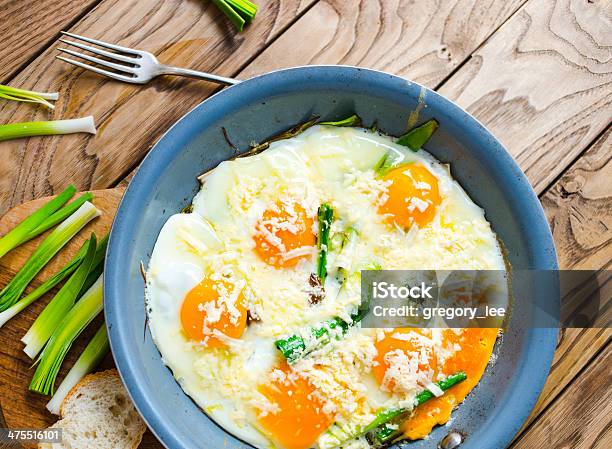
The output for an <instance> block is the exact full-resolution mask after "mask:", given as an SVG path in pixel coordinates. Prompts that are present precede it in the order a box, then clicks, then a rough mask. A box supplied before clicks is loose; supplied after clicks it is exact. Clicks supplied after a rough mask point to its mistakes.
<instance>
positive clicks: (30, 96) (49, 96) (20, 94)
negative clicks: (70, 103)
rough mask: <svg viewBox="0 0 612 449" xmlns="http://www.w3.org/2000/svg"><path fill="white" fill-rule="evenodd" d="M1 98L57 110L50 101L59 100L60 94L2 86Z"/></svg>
mask: <svg viewBox="0 0 612 449" xmlns="http://www.w3.org/2000/svg"><path fill="white" fill-rule="evenodd" d="M0 98H4V99H5V100H12V101H23V102H26V103H38V104H42V105H44V106H46V107H48V108H49V109H55V106H54V105H53V104H51V103H49V101H48V100H57V99H58V98H59V94H58V93H57V92H53V93H45V92H34V91H32V90H25V89H18V88H16V87H11V86H5V85H3V84H0Z"/></svg>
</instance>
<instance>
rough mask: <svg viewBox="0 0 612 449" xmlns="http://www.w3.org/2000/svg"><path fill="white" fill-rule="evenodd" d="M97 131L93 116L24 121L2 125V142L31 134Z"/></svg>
mask: <svg viewBox="0 0 612 449" xmlns="http://www.w3.org/2000/svg"><path fill="white" fill-rule="evenodd" d="M74 133H90V134H95V133H96V126H95V124H94V120H93V117H92V116H88V117H83V118H77V119H72V120H54V121H49V122H24V123H10V124H8V125H0V142H1V141H3V140H11V139H20V138H22V137H31V136H50V135H57V134H74Z"/></svg>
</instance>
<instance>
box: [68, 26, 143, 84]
mask: <svg viewBox="0 0 612 449" xmlns="http://www.w3.org/2000/svg"><path fill="white" fill-rule="evenodd" d="M62 34H63V35H65V36H68V37H71V38H73V39H78V40H81V41H85V42H89V43H91V44H95V45H99V46H100V47H105V48H108V49H111V50H115V51H116V52H121V53H124V54H120V53H115V52H110V51H107V50H103V49H101V48H97V47H92V46H90V45H86V44H82V43H80V42H74V41H71V40H67V39H60V41H61V42H64V43H65V44H68V45H72V46H73V47H77V48H80V49H82V50H86V51H88V52H90V53H94V54H96V55H100V56H103V57H105V58H108V59H101V58H97V57H95V56H91V55H88V54H84V53H79V52H77V51H74V50H70V49H67V48H58V50H59V51H61V52H63V53H66V54H69V55H71V56H74V57H77V58H80V59H83V60H85V61H89V62H92V63H94V64H98V65H100V66H102V67H106V68H109V69H113V70H116V71H117V72H122V73H117V72H113V71H110V70H104V69H101V68H99V67H96V66H94V65H90V64H86V63H84V62H81V61H75V60H74V59H70V58H66V57H64V56H56V58H57V59H60V60H62V61H64V62H67V63H69V64H72V65H75V66H77V67H81V68H83V69H86V70H91V71H92V72H95V73H98V74H100V75H105V76H108V77H110V78H114V79H117V80H121V81H128V82H134V81H135V80H134V78H135V77H136V72H135V69H136V68H138V66H139V65H138V60H139V59H140V56H139V52H138V50H133V49H131V48H127V47H122V46H120V45H115V44H109V43H108V42H104V41H99V40H97V39H91V38H89V37H85V36H79V35H78V34H72V33H67V32H65V31H62ZM128 55H133V56H128ZM112 61H117V62H112ZM121 63H124V64H121Z"/></svg>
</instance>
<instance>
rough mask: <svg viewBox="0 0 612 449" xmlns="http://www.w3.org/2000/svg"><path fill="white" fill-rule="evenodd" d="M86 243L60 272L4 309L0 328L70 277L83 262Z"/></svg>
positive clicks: (1, 314) (0, 314) (0, 315)
mask: <svg viewBox="0 0 612 449" xmlns="http://www.w3.org/2000/svg"><path fill="white" fill-rule="evenodd" d="M88 242H89V240H88V241H87V242H85V243H84V244H83V246H81V249H80V250H79V252H78V253H77V255H76V256H74V258H73V259H72V260H71V261H70V262H68V263H67V264H66V265H64V266H63V267H62V269H61V270H59V271H58V272H57V273H55V274H54V275H53V276H51V277H50V278H49V279H47V280H46V281H45V282H43V283H42V284H41V285H40V286H39V287H37V288H36V289H34V291H32V293H30V294H28V295H27V296H26V297H24V298H22V299H20V300H19V301H17V302H16V303H15V304H13V305H12V306H11V307H9V308H8V309H6V310H5V311H4V312H0V327H2V326H4V324H5V323H6V322H7V321H8V320H10V319H11V318H13V317H14V316H15V315H17V314H18V313H19V312H21V311H22V310H23V309H25V308H26V307H28V306H29V305H30V304H32V303H33V302H34V301H36V300H37V299H39V298H40V297H42V296H43V295H44V294H46V293H47V292H48V291H49V290H51V289H52V288H53V287H55V286H56V285H57V284H59V283H60V282H62V281H63V280H64V279H65V278H66V277H68V276H70V275H71V274H72V273H73V272H74V270H76V269H77V267H78V266H79V264H80V263H81V261H82V260H83V257H85V252H86V250H87V244H88Z"/></svg>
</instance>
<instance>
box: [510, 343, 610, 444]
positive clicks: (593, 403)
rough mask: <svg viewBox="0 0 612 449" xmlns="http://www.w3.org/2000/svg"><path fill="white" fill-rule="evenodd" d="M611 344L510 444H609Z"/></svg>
mask: <svg viewBox="0 0 612 449" xmlns="http://www.w3.org/2000/svg"><path fill="white" fill-rule="evenodd" d="M611 363H612V345H610V344H608V345H607V346H606V348H605V349H604V350H603V352H602V353H601V354H600V355H599V356H598V357H597V359H595V360H593V362H592V363H590V364H589V366H588V368H587V369H586V370H585V371H584V372H583V373H582V374H581V375H580V377H578V379H577V380H576V381H575V382H573V383H572V384H571V385H570V386H569V387H568V388H567V390H566V391H564V392H563V393H562V395H561V396H559V398H558V399H557V400H556V401H555V402H554V403H553V404H552V405H551V406H550V407H549V409H548V410H547V411H546V413H545V414H544V415H542V416H541V417H540V418H539V419H538V420H537V421H536V422H535V423H534V425H533V426H532V427H531V428H529V429H528V430H527V432H525V434H523V435H522V436H521V437H520V438H519V439H518V440H517V441H516V442H515V444H514V445H513V447H515V448H529V449H539V448H542V449H544V448H546V449H550V448H572V449H586V448H589V449H594V448H598V449H599V448H601V449H603V448H609V447H611V446H612V390H611V389H610V384H611V383H612V370H610V364H611Z"/></svg>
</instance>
